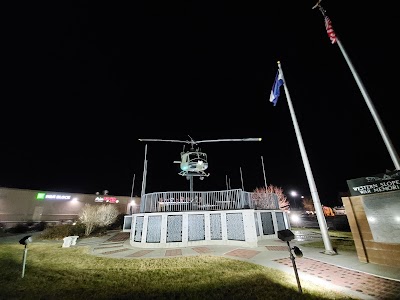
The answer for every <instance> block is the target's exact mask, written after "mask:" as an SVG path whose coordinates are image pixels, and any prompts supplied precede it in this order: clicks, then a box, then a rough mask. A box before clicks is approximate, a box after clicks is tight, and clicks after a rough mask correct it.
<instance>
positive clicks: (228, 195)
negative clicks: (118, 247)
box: [140, 189, 279, 213]
mask: <svg viewBox="0 0 400 300" xmlns="http://www.w3.org/2000/svg"><path fill="white" fill-rule="evenodd" d="M259 198H260V197H259V195H257V197H255V195H254V193H250V192H243V191H242V190H241V189H235V190H224V191H211V192H210V191H209V192H160V193H150V194H145V195H143V196H142V199H141V203H140V212H141V213H144V212H179V211H193V210H232V209H246V208H250V209H279V201H278V197H277V195H276V194H265V197H264V201H260V200H259Z"/></svg>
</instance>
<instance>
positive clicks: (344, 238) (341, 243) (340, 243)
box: [292, 228, 356, 252]
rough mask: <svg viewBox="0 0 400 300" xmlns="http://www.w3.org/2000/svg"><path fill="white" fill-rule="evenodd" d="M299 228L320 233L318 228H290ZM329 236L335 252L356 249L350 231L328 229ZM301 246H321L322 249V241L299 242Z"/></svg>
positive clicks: (293, 229)
mask: <svg viewBox="0 0 400 300" xmlns="http://www.w3.org/2000/svg"><path fill="white" fill-rule="evenodd" d="M295 230H300V231H303V232H304V231H308V232H310V233H321V231H320V230H319V229H315V228H292V231H295ZM328 233H329V236H330V238H331V243H332V247H333V248H334V249H336V251H337V252H340V251H356V246H355V244H354V240H353V235H352V233H351V232H347V231H337V230H329V231H328ZM301 246H302V247H311V248H321V249H324V247H325V246H324V242H323V241H322V239H321V240H318V241H313V242H304V243H302V244H301Z"/></svg>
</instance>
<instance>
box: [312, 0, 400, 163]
mask: <svg viewBox="0 0 400 300" xmlns="http://www.w3.org/2000/svg"><path fill="white" fill-rule="evenodd" d="M320 2H321V1H318V3H317V4H316V5H315V6H314V7H313V8H315V7H318V8H319V10H320V11H321V13H322V15H323V16H324V17H326V15H325V10H324V9H323V8H322V6H321V5H320ZM332 31H333V29H332ZM334 36H335V41H336V42H337V44H338V46H339V49H340V51H341V52H342V55H343V56H344V59H345V60H346V62H347V65H348V66H349V68H350V71H351V73H352V74H353V77H354V79H355V81H356V83H357V85H358V88H359V89H360V91H361V94H362V95H363V97H364V100H365V103H367V106H368V108H369V111H370V112H371V115H372V117H373V118H374V121H375V124H376V126H377V127H378V130H379V132H380V134H381V136H382V139H383V141H384V143H385V145H386V148H387V150H388V152H389V155H390V157H391V159H392V161H393V164H394V166H395V168H396V170H400V159H399V156H398V154H397V152H396V150H395V149H394V147H393V144H392V141H391V140H390V138H389V135H388V134H387V132H386V129H385V127H384V126H383V124H382V121H381V118H380V117H379V115H378V112H377V111H376V109H375V106H374V104H373V103H372V101H371V98H370V97H369V94H368V92H367V90H366V89H365V87H364V84H363V82H362V81H361V79H360V77H359V76H358V73H357V71H356V69H355V68H354V66H353V64H352V62H351V60H350V58H349V56H348V55H347V53H346V50H345V49H344V47H343V45H342V42H341V41H340V39H339V38H338V36H337V35H336V33H334ZM332 43H334V42H332Z"/></svg>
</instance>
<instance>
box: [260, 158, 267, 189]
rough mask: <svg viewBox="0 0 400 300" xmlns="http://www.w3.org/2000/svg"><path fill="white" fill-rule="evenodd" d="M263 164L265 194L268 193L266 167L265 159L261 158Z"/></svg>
mask: <svg viewBox="0 0 400 300" xmlns="http://www.w3.org/2000/svg"><path fill="white" fill-rule="evenodd" d="M261 163H262V167H263V174H264V185H265V192H267V179H266V177H265V167H264V159H263V157H262V156H261Z"/></svg>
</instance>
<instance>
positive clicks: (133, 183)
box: [131, 174, 136, 201]
mask: <svg viewBox="0 0 400 300" xmlns="http://www.w3.org/2000/svg"><path fill="white" fill-rule="evenodd" d="M135 176H136V174H133V180H132V190H131V201H132V200H133V188H134V187H135Z"/></svg>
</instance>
